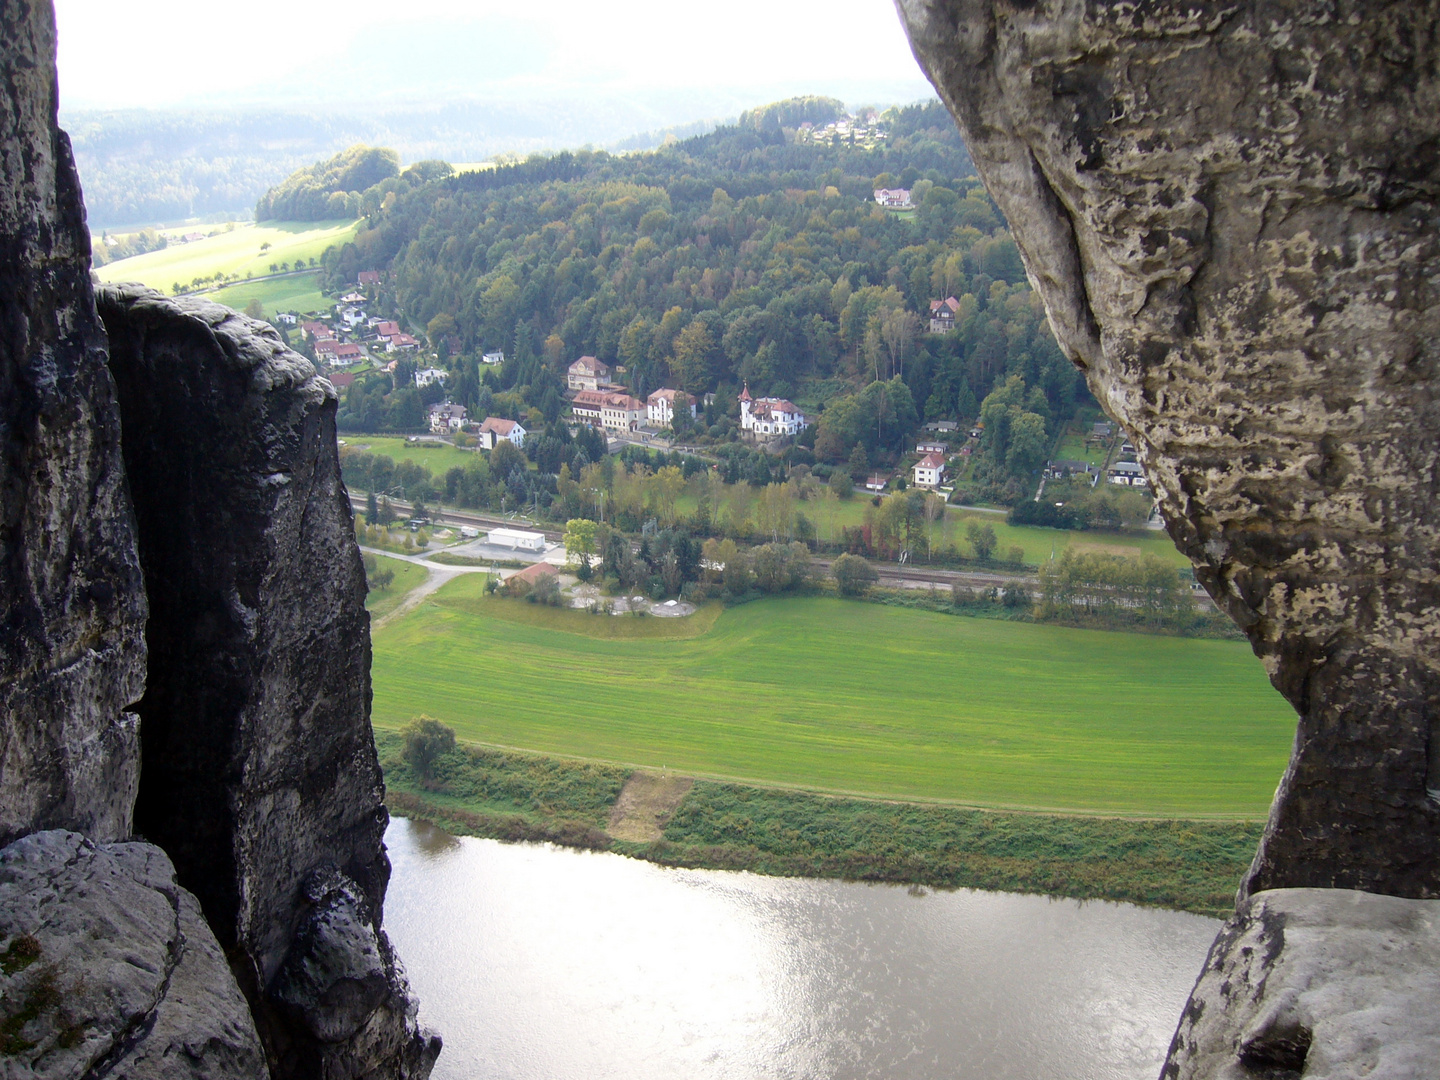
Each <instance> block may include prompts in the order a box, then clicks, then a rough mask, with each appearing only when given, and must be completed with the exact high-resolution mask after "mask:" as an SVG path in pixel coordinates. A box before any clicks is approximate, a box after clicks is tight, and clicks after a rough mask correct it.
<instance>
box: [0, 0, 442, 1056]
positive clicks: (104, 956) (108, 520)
mask: <svg viewBox="0 0 1440 1080" xmlns="http://www.w3.org/2000/svg"><path fill="white" fill-rule="evenodd" d="M54 53H55V37H54V15H53V12H52V10H51V7H50V4H49V2H48V0H42V2H32V0H16V2H14V3H8V2H7V3H5V4H3V5H0V76H3V78H0V88H3V89H0V160H3V162H4V170H5V171H4V178H5V182H4V184H3V186H0V286H3V287H0V1040H3V1042H0V1055H3V1057H4V1061H3V1069H0V1071H4V1073H5V1075H7V1076H8V1075H12V1074H13V1075H25V1076H32V1075H33V1076H44V1077H52V1076H53V1077H82V1076H85V1077H89V1076H100V1075H110V1076H134V1077H137V1078H139V1077H162V1076H176V1077H180V1076H187V1077H188V1076H195V1077H200V1076H204V1077H207V1078H209V1080H228V1078H231V1077H234V1078H240V1077H244V1078H247V1080H258V1078H261V1077H266V1076H274V1077H306V1078H310V1077H320V1078H326V1080H329V1078H334V1080H340V1078H345V1080H350V1078H360V1077H365V1078H374V1080H402V1078H405V1080H409V1078H416V1080H423V1077H425V1076H426V1075H428V1073H429V1071H430V1068H431V1066H432V1064H433V1062H434V1060H435V1056H436V1054H437V1053H438V1052H439V1039H438V1037H436V1036H434V1035H431V1034H429V1033H428V1032H422V1031H420V1030H418V1029H417V1026H416V1019H415V1018H416V1003H415V1000H414V998H413V997H412V996H411V994H410V992H409V988H408V986H407V983H406V980H405V976H404V972H403V968H402V967H401V965H400V962H399V960H398V958H397V957H396V956H395V955H394V953H393V950H392V949H391V947H390V943H389V941H388V939H387V938H386V936H385V933H384V931H383V929H382V928H381V919H382V914H383V901H384V895H385V886H386V881H387V878H388V875H389V864H388V861H387V860H386V858H385V853H384V848H383V846H382V843H381V837H382V835H383V832H384V828H385V823H386V816H385V810H384V807H383V805H382V802H381V799H382V796H383V790H382V787H381V782H380V773H379V767H378V764H377V761H376V757H375V748H374V744H373V741H372V739H371V735H370V729H369V706H370V684H369V663H370V642H369V618H368V616H367V614H366V612H365V608H364V595H365V593H364V590H365V583H364V575H363V571H362V569H361V565H360V558H359V552H358V550H357V548H356V546H355V542H354V533H353V524H352V521H351V517H350V510H349V504H348V501H347V499H346V496H345V492H344V489H343V485H342V484H341V481H340V471H339V461H338V454H337V448H336V442H335V431H334V413H335V395H334V391H333V389H332V388H331V387H330V385H329V383H327V382H325V381H324V380H323V379H320V378H319V377H318V376H317V375H316V373H315V371H314V369H313V367H312V366H311V365H310V363H309V362H308V361H306V360H305V359H303V358H302V357H300V356H298V355H296V354H294V353H291V352H289V351H288V350H287V349H285V348H284V347H283V346H282V345H281V343H280V341H279V339H278V338H277V337H276V336H275V334H274V332H273V331H271V330H270V329H269V328H268V327H265V326H263V325H261V324H257V323H253V322H251V321H250V320H247V319H245V318H243V317H242V316H239V315H236V314H235V313H234V312H230V311H228V310H226V309H224V308H220V307H218V306H216V305H213V304H205V303H200V302H184V303H178V302H172V301H167V300H165V299H164V298H163V297H161V296H159V295H158V294H154V293H150V292H148V291H146V290H143V289H118V290H111V291H109V292H107V293H106V295H105V298H104V314H105V319H106V322H107V323H108V324H109V335H110V338H111V341H110V344H109V345H108V346H107V335H106V330H105V328H104V327H103V326H102V324H101V321H100V319H99V317H98V314H97V309H96V302H95V297H94V295H93V292H92V288H91V284H90V277H89V246H88V233H87V232H86V230H85V219H84V209H83V205H82V202H81V196H80V190H79V185H78V183H77V181H76V176H75V170H74V165H73V163H72V162H71V160H70V154H69V148H68V143H67V141H66V138H65V136H64V134H63V133H62V132H60V131H59V129H58V128H57V126H56V86H55V65H54ZM107 363H108V365H109V366H108V367H107ZM112 372H113V373H114V376H115V379H113V380H112ZM117 382H118V393H117ZM122 431H123V438H122ZM122 443H123V447H124V449H123V453H122V449H121V447H122ZM132 502H133V505H132ZM147 599H148V622H147ZM147 640H148V641H149V642H150V643H151V648H150V650H149V655H148V659H147V648H146V642H147ZM142 746H143V763H142V760H141V758H142ZM132 815H133V816H134V819H133V825H132ZM132 831H138V832H141V833H143V834H144V836H145V838H146V839H147V840H148V841H151V843H135V842H119V843H105V842H106V841H126V840H127V839H128V838H129V837H130V836H131V834H132ZM156 844H158V845H159V846H158V847H157V846H155V845H156ZM162 849H163V850H162ZM167 856H168V858H167ZM170 860H173V863H174V868H173V870H172V867H171V861H170ZM177 878H178V882H177V880H176V879H177ZM197 898H198V899H197ZM212 931H213V932H212Z"/></svg>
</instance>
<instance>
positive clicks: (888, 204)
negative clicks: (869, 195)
mask: <svg viewBox="0 0 1440 1080" xmlns="http://www.w3.org/2000/svg"><path fill="white" fill-rule="evenodd" d="M875 201H876V202H877V203H879V204H880V205H881V206H883V207H884V208H885V209H886V210H910V209H913V207H914V204H913V203H911V202H910V189H909V188H879V189H877V190H876V192H875Z"/></svg>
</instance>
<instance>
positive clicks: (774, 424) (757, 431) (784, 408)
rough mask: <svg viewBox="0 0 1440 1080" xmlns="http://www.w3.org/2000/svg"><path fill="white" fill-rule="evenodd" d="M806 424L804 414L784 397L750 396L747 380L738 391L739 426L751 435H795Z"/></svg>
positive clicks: (803, 428)
mask: <svg viewBox="0 0 1440 1080" xmlns="http://www.w3.org/2000/svg"><path fill="white" fill-rule="evenodd" d="M807 426H808V424H807V422H806V420H805V414H804V413H803V412H801V411H800V410H799V408H797V407H796V406H795V405H792V404H791V403H790V402H788V401H786V400H785V399H784V398H773V397H762V398H752V397H751V396H750V384H749V383H748V382H747V383H746V384H745V387H744V389H743V390H741V391H740V428H741V430H742V431H748V432H750V433H751V434H753V435H757V436H758V435H766V436H770V435H796V434H798V433H799V432H802V431H804V430H805V428H806V427H807Z"/></svg>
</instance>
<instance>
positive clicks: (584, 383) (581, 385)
mask: <svg viewBox="0 0 1440 1080" xmlns="http://www.w3.org/2000/svg"><path fill="white" fill-rule="evenodd" d="M609 381H610V365H609V364H602V363H601V362H600V361H599V360H596V359H595V357H593V356H582V357H580V359H579V360H576V361H575V362H574V363H573V364H571V365H570V371H569V387H570V389H571V390H598V389H600V384H601V383H603V382H609Z"/></svg>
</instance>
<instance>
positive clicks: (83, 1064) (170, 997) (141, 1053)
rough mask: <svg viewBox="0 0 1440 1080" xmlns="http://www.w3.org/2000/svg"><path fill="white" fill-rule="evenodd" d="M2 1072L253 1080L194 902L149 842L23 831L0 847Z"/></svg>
mask: <svg viewBox="0 0 1440 1080" xmlns="http://www.w3.org/2000/svg"><path fill="white" fill-rule="evenodd" d="M0 1056H3V1058H4V1062H5V1064H4V1075H5V1076H7V1077H9V1076H17V1077H18V1076H26V1077H35V1078H37V1080H38V1078H51V1077H54V1078H60V1077H82V1076H100V1075H104V1076H110V1077H126V1078H134V1080H187V1078H193V1080H263V1078H264V1077H266V1076H268V1075H269V1074H268V1073H267V1072H266V1069H265V1055H264V1053H263V1052H262V1050H261V1048H260V1039H259V1037H258V1036H257V1035H256V1033H255V1025H254V1024H253V1023H252V1022H251V1020H250V1014H249V1012H248V1010H247V1009H246V1007H245V999H244V998H243V997H241V995H240V990H239V988H238V987H237V986H236V985H235V981H234V979H232V978H231V977H230V970H229V968H228V967H226V964H225V957H224V954H223V953H221V951H220V946H219V944H218V943H217V942H216V941H215V935H214V934H212V933H211V932H210V928H209V927H208V926H206V925H205V920H204V918H203V917H202V916H201V914H200V905H199V904H197V903H196V901H195V898H194V897H193V896H191V895H190V894H189V893H188V892H186V891H185V890H184V889H182V888H180V887H179V886H178V885H176V884H175V871H174V868H173V867H172V866H171V865H170V860H169V859H167V858H166V857H165V853H164V852H163V851H161V850H160V849H159V848H157V847H154V846H153V845H150V844H140V843H116V844H103V845H97V844H94V843H92V842H91V841H89V840H86V839H85V838H84V837H83V836H80V835H79V834H78V833H73V832H65V831H63V830H53V831H49V832H38V833H32V834H31V835H29V836H27V837H25V838H24V839H22V840H17V841H16V842H15V843H13V844H11V845H10V846H9V847H6V848H5V849H3V850H0Z"/></svg>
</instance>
